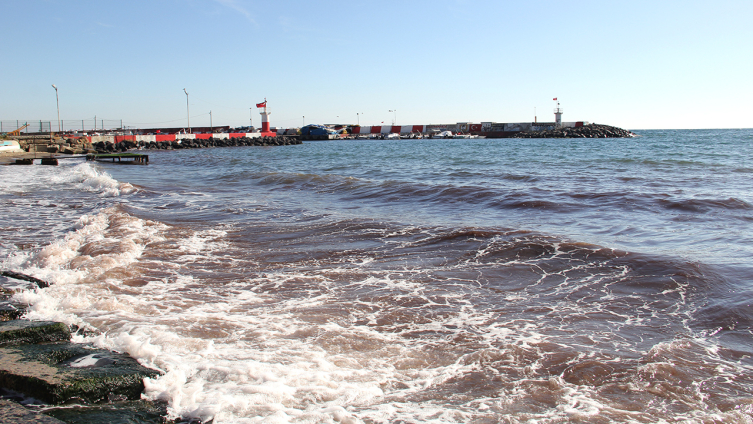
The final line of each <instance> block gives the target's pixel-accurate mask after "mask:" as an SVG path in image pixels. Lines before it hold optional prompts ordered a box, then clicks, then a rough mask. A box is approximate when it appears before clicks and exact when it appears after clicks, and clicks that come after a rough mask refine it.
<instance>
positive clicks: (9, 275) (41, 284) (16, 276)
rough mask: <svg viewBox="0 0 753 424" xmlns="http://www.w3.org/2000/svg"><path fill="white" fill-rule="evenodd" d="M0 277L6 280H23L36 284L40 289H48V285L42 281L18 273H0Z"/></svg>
mask: <svg viewBox="0 0 753 424" xmlns="http://www.w3.org/2000/svg"><path fill="white" fill-rule="evenodd" d="M0 275H2V276H3V277H7V278H13V279H16V280H23V281H28V282H31V283H34V284H36V285H37V286H38V287H39V288H40V289H43V288H45V287H49V285H50V284H49V283H48V282H46V281H43V280H40V279H39V278H36V277H32V276H30V275H26V274H22V273H20V272H15V271H0Z"/></svg>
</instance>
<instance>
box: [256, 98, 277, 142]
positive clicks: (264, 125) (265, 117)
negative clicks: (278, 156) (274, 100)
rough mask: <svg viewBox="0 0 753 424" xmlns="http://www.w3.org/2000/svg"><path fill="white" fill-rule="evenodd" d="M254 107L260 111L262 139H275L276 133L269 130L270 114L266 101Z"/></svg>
mask: <svg viewBox="0 0 753 424" xmlns="http://www.w3.org/2000/svg"><path fill="white" fill-rule="evenodd" d="M256 107H258V108H260V109H262V111H261V112H260V114H261V136H262V137H275V136H276V135H277V133H275V132H272V131H270V130H269V115H271V114H272V112H270V111H268V110H267V99H266V98H265V99H264V102H263V103H257V104H256Z"/></svg>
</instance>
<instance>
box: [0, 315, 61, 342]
mask: <svg viewBox="0 0 753 424" xmlns="http://www.w3.org/2000/svg"><path fill="white" fill-rule="evenodd" d="M70 339H71V332H70V328H68V326H67V325H65V324H63V323H61V322H51V321H27V320H18V319H17V320H11V321H5V322H0V346H6V345H20V344H24V343H43V342H56V341H61V340H66V341H67V340H70Z"/></svg>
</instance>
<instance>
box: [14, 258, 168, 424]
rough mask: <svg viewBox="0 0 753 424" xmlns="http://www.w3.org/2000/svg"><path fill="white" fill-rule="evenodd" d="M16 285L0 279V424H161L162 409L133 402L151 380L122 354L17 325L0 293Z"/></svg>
mask: <svg viewBox="0 0 753 424" xmlns="http://www.w3.org/2000/svg"><path fill="white" fill-rule="evenodd" d="M18 281H24V282H27V283H30V284H32V285H36V286H38V287H40V288H41V287H46V286H47V283H46V282H44V281H42V280H39V279H36V278H34V277H30V276H26V275H24V274H19V273H15V272H10V271H2V272H0V422H2V423H4V424H21V423H24V424H28V423H49V424H59V423H68V424H79V423H81V424H83V423H87V424H89V423H103V424H104V423H108V424H110V423H132V424H147V423H165V422H166V421H165V420H164V418H163V417H165V416H166V405H164V404H160V403H153V402H148V401H144V400H141V394H142V393H143V391H144V379H145V378H152V377H156V376H158V375H159V372H158V371H156V370H153V369H150V368H146V367H144V366H142V365H140V364H139V363H138V362H137V361H136V360H135V359H133V358H131V357H129V356H128V355H126V354H122V353H118V352H111V351H107V350H103V349H98V348H95V347H93V346H87V345H83V344H78V343H71V341H70V340H71V334H72V333H75V332H81V331H82V330H81V329H78V328H70V327H69V326H68V325H65V324H63V323H59V322H41V321H28V320H24V319H21V317H22V316H23V314H24V307H25V306H24V305H22V304H18V303H15V302H13V300H12V295H13V291H12V290H10V289H8V288H7V287H11V286H16V287H17V284H18Z"/></svg>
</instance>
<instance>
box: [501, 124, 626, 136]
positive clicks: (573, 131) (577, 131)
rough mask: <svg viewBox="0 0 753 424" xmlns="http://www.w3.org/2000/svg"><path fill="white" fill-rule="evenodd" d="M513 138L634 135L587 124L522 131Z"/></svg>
mask: <svg viewBox="0 0 753 424" xmlns="http://www.w3.org/2000/svg"><path fill="white" fill-rule="evenodd" d="M514 137H515V138H625V137H635V134H634V133H632V132H630V131H628V130H624V129H622V128H617V127H612V126H609V125H601V124H588V125H583V126H582V127H565V128H555V129H551V130H545V131H523V132H519V133H517V134H515V135H514Z"/></svg>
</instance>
